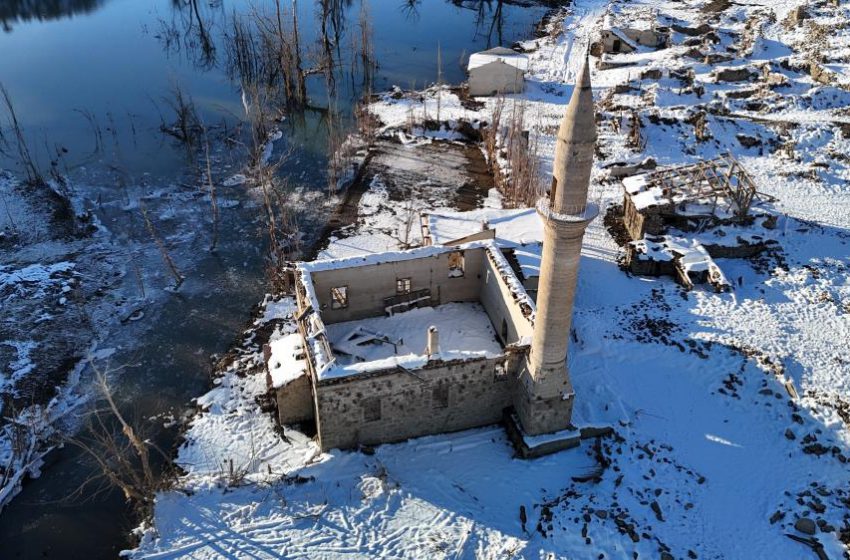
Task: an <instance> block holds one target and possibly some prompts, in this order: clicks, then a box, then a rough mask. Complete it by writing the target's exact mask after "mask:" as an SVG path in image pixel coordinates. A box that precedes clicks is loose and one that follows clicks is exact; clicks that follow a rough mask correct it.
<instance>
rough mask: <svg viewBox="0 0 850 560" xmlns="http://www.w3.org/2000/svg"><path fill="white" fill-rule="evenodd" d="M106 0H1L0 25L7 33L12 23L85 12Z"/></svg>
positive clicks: (63, 16)
mask: <svg viewBox="0 0 850 560" xmlns="http://www.w3.org/2000/svg"><path fill="white" fill-rule="evenodd" d="M105 2H106V0H2V2H0V27H2V28H3V31H5V32H7V33H9V32H11V31H12V24H14V23H17V22H27V21H32V20H37V21H46V20H54V19H62V18H67V17H72V16H74V15H77V14H87V13H90V12H93V11H95V10H96V9H98V8H100V7H101V6H102V5H103V4H104V3H105Z"/></svg>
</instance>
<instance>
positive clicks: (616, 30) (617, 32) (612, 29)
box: [606, 25, 639, 50]
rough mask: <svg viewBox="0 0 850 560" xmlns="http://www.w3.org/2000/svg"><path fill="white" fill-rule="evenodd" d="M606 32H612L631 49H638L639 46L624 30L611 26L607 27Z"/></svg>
mask: <svg viewBox="0 0 850 560" xmlns="http://www.w3.org/2000/svg"><path fill="white" fill-rule="evenodd" d="M606 30H607V31H610V32H611V33H613V34H614V35H616V36H617V38H618V39H620V40H621V41H622V42H624V43H625V44H627V45H628V46H629V47H631V48H633V49H634V50H637V49H638V46H639V45H638V44H637V43H636V42H634V41H632V39H631V37H629V36H628V35H626V34H625V32H624V31H623V30H622V29H620V28H619V27H617V26H614V25H609V26H607V27H606Z"/></svg>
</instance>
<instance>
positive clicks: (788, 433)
mask: <svg viewBox="0 0 850 560" xmlns="http://www.w3.org/2000/svg"><path fill="white" fill-rule="evenodd" d="M785 437H786V438H788V439H797V436H795V435H794V432H793V431H792V430H791V428H788V429H787V430H785Z"/></svg>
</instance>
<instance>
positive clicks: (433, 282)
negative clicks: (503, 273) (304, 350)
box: [311, 248, 486, 325]
mask: <svg viewBox="0 0 850 560" xmlns="http://www.w3.org/2000/svg"><path fill="white" fill-rule="evenodd" d="M460 252H461V253H463V260H464V274H463V276H458V275H454V276H450V275H449V259H450V255H451V254H452V253H440V254H438V255H433V256H429V257H422V258H418V259H408V260H399V261H391V262H385V263H381V264H375V265H367V266H358V267H351V268H340V269H330V270H322V271H319V272H313V273H311V278H312V280H313V286H314V288H315V291H316V298H317V299H318V300H319V305H320V307H321V309H320V310H319V311H320V312H321V316H322V321H323V322H324V323H325V324H326V325H330V324H333V323H340V322H343V321H354V320H358V319H365V318H367V317H377V316H381V315H384V314H385V309H384V306H385V304H384V299H385V298H388V297H392V296H395V295H396V294H397V291H396V280H397V279H400V278H410V279H411V291H416V290H421V289H429V290H431V305H433V306H437V305H442V304H444V303H450V302H463V301H477V300H478V299H479V298H478V291H479V288H480V283H481V280H480V278H481V270H482V265H483V263H484V260H485V259H486V256H485V250H484V249H483V248H475V249H466V250H461V251H460ZM340 286H345V287H346V288H347V294H348V306H347V307H345V308H342V309H334V308H333V305H332V304H331V289H332V288H336V287H340Z"/></svg>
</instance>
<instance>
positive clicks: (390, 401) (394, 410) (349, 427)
mask: <svg viewBox="0 0 850 560" xmlns="http://www.w3.org/2000/svg"><path fill="white" fill-rule="evenodd" d="M522 360H524V357H523V355H522V354H509V355H507V356H505V357H503V358H495V359H477V360H468V361H454V362H439V361H437V362H433V363H431V364H429V365H428V366H426V367H425V368H422V369H417V370H416V371H415V372H406V371H402V370H394V371H390V372H382V373H380V374H377V375H374V376H364V377H354V378H350V379H346V380H344V381H343V382H319V383H318V384H317V387H316V390H317V399H316V409H317V411H318V416H319V419H320V421H319V423H318V430H319V439H320V443H321V446H322V449H332V448H340V449H345V448H351V447H355V446H357V445H359V444H363V445H374V444H378V443H385V442H394V441H402V440H405V439H408V438H412V437H417V436H421V435H426V434H435V433H443V432H452V431H457V430H465V429H469V428H474V427H478V426H486V425H488V424H495V423H497V422H499V421H500V420H501V418H502V414H503V411H504V409H505V408H507V407H509V406H510V405H511V395H512V392H513V378H514V376H515V374H516V369H517V367H518V364H519V362H521V361H522Z"/></svg>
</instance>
